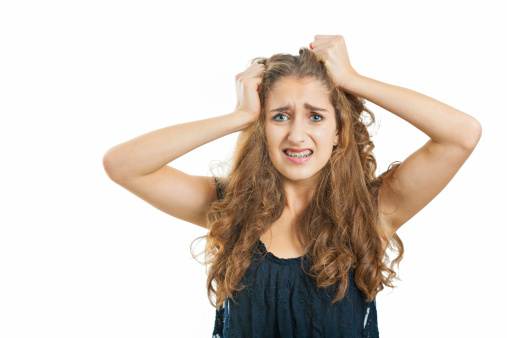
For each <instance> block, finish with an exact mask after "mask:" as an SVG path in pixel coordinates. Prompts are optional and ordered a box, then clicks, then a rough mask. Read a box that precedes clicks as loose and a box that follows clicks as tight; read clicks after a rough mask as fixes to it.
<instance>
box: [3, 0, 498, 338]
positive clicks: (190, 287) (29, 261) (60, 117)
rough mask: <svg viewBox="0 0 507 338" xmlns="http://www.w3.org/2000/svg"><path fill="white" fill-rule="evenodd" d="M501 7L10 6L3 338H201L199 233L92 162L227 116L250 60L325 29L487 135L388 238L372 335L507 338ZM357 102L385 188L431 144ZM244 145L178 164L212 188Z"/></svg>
mask: <svg viewBox="0 0 507 338" xmlns="http://www.w3.org/2000/svg"><path fill="white" fill-rule="evenodd" d="M501 3H502V2H501V1H482V2H481V4H480V5H479V4H478V3H477V2H467V1H424V2H422V1H421V2H414V1H371V2H368V1H360V2H359V1H346V2H344V1H343V2H342V1H336V0H333V1H313V2H312V3H310V2H309V1H294V0H292V1H249V2H246V1H235V2H232V1H231V2H223V1H192V2H190V1H189V2H181V1H178V2H169V1H146V0H145V1H110V0H101V1H92V0H88V1H3V2H2V3H1V5H0V49H1V52H0V113H1V122H0V137H1V139H0V141H1V142H0V146H1V153H2V160H1V163H2V164H1V166H0V171H1V173H0V174H1V176H0V177H1V178H0V179H1V186H0V192H1V212H0V226H1V227H0V336H1V337H6V338H7V337H8V338H14V337H53V338H55V337H177V336H178V337H210V336H211V333H212V330H213V325H214V320H215V317H214V316H215V309H214V308H213V307H212V306H211V305H210V303H209V301H208V298H207V294H206V289H205V282H206V274H205V267H204V266H202V265H200V264H199V263H198V262H196V261H195V260H193V259H192V257H191V254H190V244H191V242H192V240H194V239H195V238H197V237H199V236H203V235H205V234H206V230H204V229H203V228H200V227H198V226H196V225H193V224H190V223H186V222H183V221H180V220H178V219H176V218H173V217H171V216H169V215H167V214H164V213H162V212H161V211H159V210H158V209H156V208H154V207H152V206H151V205H149V204H148V203H146V202H144V201H143V200H141V199H139V198H138V197H136V196H135V195H133V194H131V193H129V192H128V191H127V190H125V189H124V188H122V187H121V186H119V185H117V184H115V183H114V182H113V181H111V180H110V179H109V178H108V176H107V175H106V173H105V171H104V169H103V167H102V156H103V155H104V153H105V152H106V151H107V150H108V149H109V148H111V147H112V146H114V145H116V144H118V143H121V142H124V141H126V140H129V139H132V138H134V137H136V136H138V135H141V134H144V133H147V132H149V131H152V130H155V129H159V128H162V127H166V126H170V125H174V124H179V123H184V122H190V121H195V120H200V119H204V118H208V117H214V116H219V115H223V114H228V113H230V112H232V111H233V109H234V107H235V104H236V93H235V86H234V76H235V75H236V74H237V73H239V72H241V71H243V70H244V69H245V68H246V67H247V66H248V62H249V60H250V59H252V58H253V57H256V56H264V57H269V56H271V55H272V54H275V53H290V54H297V53H298V49H299V47H303V46H306V47H308V44H309V43H310V42H311V41H313V37H314V36H315V35H316V34H340V35H343V36H344V37H345V41H346V44H347V48H348V51H349V55H350V60H351V63H352V66H353V67H354V68H355V69H356V70H357V71H358V72H359V73H360V74H362V75H365V76H368V77H371V78H374V79H377V80H380V81H383V82H386V83H390V84H395V85H398V86H402V87H406V88H410V89H412V90H415V91H418V92H421V93H423V94H426V95H428V96H431V97H433V98H435V99H437V100H440V101H442V102H445V103H447V104H448V105H450V106H452V107H455V108H457V109H459V110H461V111H463V112H466V113H467V114H470V115H472V116H473V117H475V118H476V119H478V120H479V122H480V123H481V125H482V138H481V140H480V142H479V144H478V146H477V147H476V149H475V151H474V153H473V154H472V155H471V157H470V158H469V159H468V161H467V162H466V163H465V164H464V166H463V167H462V168H461V170H460V171H459V172H458V173H457V175H456V176H455V178H454V179H453V180H452V181H451V182H450V183H449V185H448V186H447V187H446V188H445V189H444V190H443V191H442V193H440V194H439V195H438V196H437V197H436V198H435V199H434V200H433V201H432V202H431V203H430V204H429V205H428V206H427V207H426V208H425V209H423V210H422V211H421V212H419V213H418V214H417V215H416V216H415V217H413V218H412V219H411V220H410V221H409V222H407V223H406V224H405V225H404V226H403V227H402V228H401V229H400V230H399V231H398V235H399V236H400V237H401V239H402V240H403V242H404V245H405V250H406V252H405V257H404V259H403V261H402V263H401V266H400V270H397V271H399V273H400V278H401V279H402V281H401V282H400V281H395V282H396V285H398V287H397V288H396V289H395V290H394V291H392V289H390V288H386V289H385V290H384V291H383V292H381V293H380V294H379V295H378V296H377V308H378V320H379V329H380V334H381V337H383V338H397V337H493V336H495V337H499V336H501V335H502V334H503V335H505V329H504V325H503V324H504V322H505V314H506V312H505V306H504V305H505V302H506V300H507V299H506V295H505V292H504V291H505V279H503V278H502V277H503V276H502V273H503V270H504V269H505V258H506V254H505V234H506V231H505V229H506V225H507V222H506V220H505V202H506V198H505V197H504V194H505V191H506V188H507V186H506V183H505V179H504V176H505V173H504V171H505V164H506V161H505V150H504V149H505V145H506V141H505V122H506V121H507V119H506V109H505V92H506V89H507V87H506V85H505V79H506V77H507V72H506V67H505V60H507V55H506V54H507V53H506V51H505V32H506V31H507V29H506V28H507V27H506V24H505V15H504V12H502V11H501V10H500V9H501V5H500V4H501ZM368 107H369V108H371V109H372V110H373V112H374V113H375V115H376V117H377V127H376V129H375V130H372V134H374V135H373V140H374V142H375V145H376V147H375V150H374V152H375V156H376V158H377V161H378V170H377V171H378V172H377V174H380V173H381V172H383V171H385V170H386V169H387V167H388V165H389V164H390V163H391V162H393V161H403V160H404V159H405V158H406V157H407V156H409V155H410V154H411V153H412V152H414V151H416V150H417V149H418V148H419V147H421V146H422V145H423V144H424V143H426V141H427V140H428V137H427V136H426V135H425V134H424V133H423V132H421V131H419V130H418V129H416V128H415V127H413V126H412V125H410V124H408V123H407V122H405V121H404V120H402V119H400V118H399V117H397V116H395V115H393V114H392V113H390V112H388V111H386V110H383V109H382V108H380V107H378V106H376V105H375V104H373V103H370V102H369V103H368ZM237 136H238V135H237V134H230V135H228V136H226V137H223V138H221V139H218V140H216V141H213V142H211V143H208V144H206V145H203V146H202V147H200V148H198V149H196V150H194V151H192V152H190V153H189V154H187V155H185V156H183V157H181V158H179V159H177V160H175V161H174V162H172V163H171V165H172V166H174V167H175V168H177V169H179V170H182V171H185V172H187V173H189V174H194V175H211V174H210V171H209V165H210V163H212V162H216V161H223V160H226V159H227V158H228V157H229V156H230V155H231V154H232V150H233V148H234V143H235V140H236V138H237ZM196 243H197V242H196ZM196 243H194V244H196ZM203 244H204V241H202V242H200V244H199V245H198V248H199V250H196V252H199V251H200V249H202V248H203ZM200 259H202V256H200Z"/></svg>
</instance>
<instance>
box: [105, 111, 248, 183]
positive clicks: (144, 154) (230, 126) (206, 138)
mask: <svg viewBox="0 0 507 338" xmlns="http://www.w3.org/2000/svg"><path fill="white" fill-rule="evenodd" d="M245 117H247V116H242V114H238V113H230V114H226V115H222V116H218V117H212V118H208V119H204V120H199V121H193V122H187V123H183V124H177V125H174V126H169V127H165V128H161V129H157V130H154V131H151V132H149V133H146V134H143V135H141V136H138V137H136V138H134V139H132V140H129V141H126V142H123V143H120V144H118V145H116V146H114V147H112V148H111V149H109V150H108V151H107V152H106V154H105V155H104V158H103V162H104V168H105V170H106V172H107V174H108V175H109V177H110V178H111V179H112V180H114V181H122V180H125V179H130V178H132V177H136V176H144V175H148V174H151V173H154V172H155V171H157V170H159V169H160V168H162V167H163V166H165V165H166V164H168V163H171V162H172V161H174V160H175V159H177V158H178V157H180V156H182V155H184V154H186V153H188V152H190V151H192V150H194V149H196V148H198V147H200V146H202V145H204V144H206V143H209V142H211V141H214V140H216V139H218V138H220V137H223V136H225V135H228V134H231V133H234V132H238V131H240V130H242V129H244V128H245V127H246V126H247V125H248V124H249V123H250V121H249V120H247V119H245Z"/></svg>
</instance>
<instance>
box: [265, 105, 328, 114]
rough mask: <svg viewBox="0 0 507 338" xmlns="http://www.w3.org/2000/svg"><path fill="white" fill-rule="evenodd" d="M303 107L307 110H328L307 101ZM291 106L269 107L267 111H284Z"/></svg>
mask: <svg viewBox="0 0 507 338" xmlns="http://www.w3.org/2000/svg"><path fill="white" fill-rule="evenodd" d="M304 106H305V108H306V109H308V110H315V111H321V112H326V113H327V112H328V111H327V110H326V109H324V108H319V107H315V106H312V105H311V104H309V103H305V105H304ZM290 108H291V106H284V107H280V108H275V109H271V110H270V111H269V113H270V114H271V113H281V112H283V111H286V110H289V109H290Z"/></svg>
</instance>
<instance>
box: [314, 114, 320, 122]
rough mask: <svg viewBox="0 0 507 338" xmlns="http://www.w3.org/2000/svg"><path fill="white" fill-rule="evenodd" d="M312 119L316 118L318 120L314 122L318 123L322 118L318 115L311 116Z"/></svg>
mask: <svg viewBox="0 0 507 338" xmlns="http://www.w3.org/2000/svg"><path fill="white" fill-rule="evenodd" d="M312 117H317V118H318V119H317V120H314V121H315V122H318V121H321V120H322V116H320V115H319V114H313V115H312Z"/></svg>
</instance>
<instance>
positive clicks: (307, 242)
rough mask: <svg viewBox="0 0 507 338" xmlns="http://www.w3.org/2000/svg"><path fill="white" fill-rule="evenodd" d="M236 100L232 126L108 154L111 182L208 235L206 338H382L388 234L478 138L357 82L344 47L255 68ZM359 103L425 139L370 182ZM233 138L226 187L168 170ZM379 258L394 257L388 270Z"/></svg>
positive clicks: (180, 129)
mask: <svg viewBox="0 0 507 338" xmlns="http://www.w3.org/2000/svg"><path fill="white" fill-rule="evenodd" d="M236 89H237V98H238V103H237V105H236V109H235V110H234V112H233V113H230V114H226V115H223V116H219V117H214V118H209V119H204V120H200V121H195V122H190V123H184V124H180V125H175V126H170V127H167V128H163V129H159V130H155V131H153V132H150V133H148V134H145V135H141V136H139V137H137V138H134V139H132V140H130V141H127V142H124V143H122V144H119V145H117V146H115V147H113V148H111V149H110V150H109V151H108V152H107V153H106V154H105V156H104V168H105V169H106V172H107V174H108V175H109V177H110V178H111V179H112V180H113V181H115V182H116V183H118V184H120V185H122V186H123V187H125V188H126V189H128V190H129V191H131V192H132V193H134V194H136V195H137V196H139V197H140V198H142V199H144V200H145V201H147V202H148V203H150V204H152V205H153V206H155V207H157V208H158V209H160V210H162V211H164V212H166V213H168V214H169V215H172V216H174V217H177V218H179V219H182V220H185V221H187V222H190V223H194V224H196V225H199V226H201V227H204V228H206V229H208V230H209V231H208V233H207V235H206V236H203V237H206V248H205V250H204V253H205V257H206V259H205V263H206V264H209V265H210V269H209V273H208V281H207V289H208V296H209V298H210V302H211V303H212V305H214V306H215V307H216V321H215V329H214V332H213V337H378V336H379V332H378V326H377V314H376V306H375V297H376V295H377V293H378V292H380V291H381V290H383V288H384V285H385V286H389V287H393V285H392V280H393V278H397V277H396V273H395V271H394V270H393V265H394V264H395V263H398V264H399V262H400V261H401V259H402V257H403V243H402V241H401V240H400V238H399V237H398V236H397V235H396V231H397V230H398V229H399V228H400V227H401V226H402V225H403V224H404V223H406V222H407V221H408V220H409V219H410V218H411V217H413V216H414V215H415V214H416V213H418V212H419V211H420V210H421V209H422V208H424V207H425V206H426V205H427V204H428V203H429V202H430V201H431V200H432V199H433V198H434V197H435V196H436V195H438V193H440V191H442V189H443V188H444V187H445V186H446V185H447V184H448V183H449V181H450V180H451V179H452V178H453V176H454V175H455V174H456V172H457V171H458V170H459V168H460V167H461V166H462V165H463V164H464V162H465V161H466V160H467V158H468V157H469V156H470V154H471V153H472V151H473V149H474V148H475V146H476V145H477V143H478V141H479V139H480V136H481V125H480V124H479V122H478V121H477V120H476V119H474V118H473V117H471V116H470V115H467V114H465V113H463V112H461V111H458V110H456V109H454V108H452V107H450V106H448V105H445V104H443V103H441V102H439V101H436V100H434V99H432V98H430V97H427V96H425V95H422V94H419V93H417V92H414V91H411V90H408V89H405V88H401V87H397V86H393V85H389V84H386V83H382V82H379V81H376V80H373V79H371V78H368V77H366V76H363V75H360V74H358V73H357V72H356V71H355V70H354V69H353V68H352V66H351V64H350V61H349V57H348V53H347V48H346V45H345V41H344V38H343V37H342V36H340V35H334V36H329V35H317V36H315V40H314V41H313V42H312V43H311V44H310V49H307V48H301V49H300V50H299V55H298V56H293V55H288V54H276V55H273V56H272V57H270V58H255V59H253V60H252V64H251V66H250V67H248V68H247V69H246V70H245V71H244V72H241V73H239V74H238V75H236ZM364 99H366V100H368V101H371V102H373V103H375V104H377V105H379V106H381V107H383V108H385V109H386V110H388V111H390V112H392V113H393V114H396V115H397V116H399V117H401V118H402V119H404V120H406V121H407V122H409V123H411V124H412V125H414V126H415V127H417V128H418V129H420V130H421V131H423V132H424V133H425V134H426V135H428V136H429V137H430V139H429V140H428V142H427V143H426V144H425V145H424V146H422V147H421V148H420V149H418V150H416V151H415V152H414V153H413V154H412V155H410V156H409V157H408V158H407V159H406V160H405V161H404V162H402V163H399V162H398V163H395V164H394V163H393V164H394V165H391V166H390V168H389V169H388V170H387V171H386V172H384V173H383V174H381V175H380V176H378V177H376V176H375V170H376V166H377V165H376V160H375V158H374V156H373V154H372V150H373V148H374V145H373V143H372V141H371V140H370V136H369V133H368V130H367V127H368V126H369V125H370V124H371V123H373V122H374V121H375V119H374V115H373V114H372V113H371V111H369V110H368V109H367V108H366V107H365V106H364V102H365V100H364ZM364 114H366V115H369V117H370V119H371V122H370V123H368V124H365V122H364V119H363V117H364ZM238 131H241V133H240V135H239V138H238V144H237V147H236V150H235V153H234V157H233V160H232V165H231V168H230V171H229V172H228V174H227V175H226V176H225V177H206V176H191V175H187V174H185V173H183V172H181V171H179V170H177V169H174V168H172V167H170V166H167V165H166V164H168V163H170V162H171V161H173V160H174V159H176V158H178V157H180V156H182V155H184V154H186V153H188V152H190V151H191V150H193V149H195V148H197V147H199V146H201V145H203V144H206V143H208V142H210V141H213V140H216V139H218V138H220V137H222V136H225V135H228V134H230V133H233V132H238ZM203 237H200V238H203ZM393 244H394V245H393ZM387 248H391V249H393V250H395V251H397V252H398V257H397V258H396V259H395V260H393V261H392V262H391V264H390V266H388V263H389V256H388V254H387V250H386V249H387ZM213 298H215V300H216V302H215V303H214V302H213Z"/></svg>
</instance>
